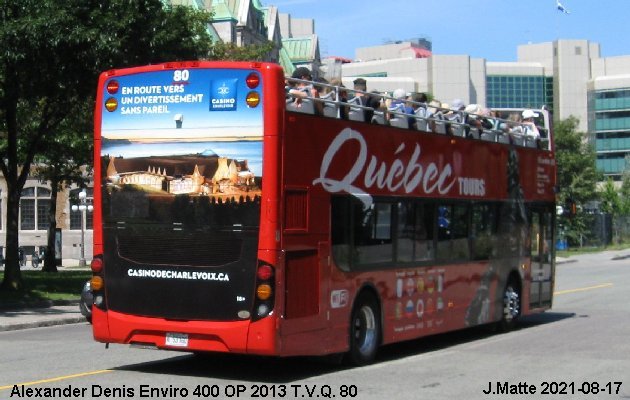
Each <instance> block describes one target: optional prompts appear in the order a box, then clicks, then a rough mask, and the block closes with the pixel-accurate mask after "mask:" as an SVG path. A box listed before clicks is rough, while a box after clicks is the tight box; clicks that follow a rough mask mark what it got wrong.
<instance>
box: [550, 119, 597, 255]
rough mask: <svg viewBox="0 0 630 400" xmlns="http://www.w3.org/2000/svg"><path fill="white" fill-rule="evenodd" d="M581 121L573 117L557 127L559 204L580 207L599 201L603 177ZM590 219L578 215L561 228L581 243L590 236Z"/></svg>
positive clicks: (562, 221) (571, 240)
mask: <svg viewBox="0 0 630 400" xmlns="http://www.w3.org/2000/svg"><path fill="white" fill-rule="evenodd" d="M577 126H578V120H577V119H576V118H575V117H569V118H567V119H565V120H562V121H558V122H555V123H554V135H555V146H556V161H557V165H558V176H557V186H558V195H557V198H558V204H560V205H565V204H567V202H568V201H569V200H573V201H574V202H575V203H576V204H577V205H578V207H580V206H582V205H584V204H586V203H587V202H588V201H591V200H595V199H596V198H597V191H596V185H597V181H598V180H600V179H601V176H602V175H601V173H600V172H598V171H597V169H596V163H595V160H596V154H595V150H594V149H593V148H592V147H591V146H590V145H589V144H588V143H587V141H586V134H585V133H583V132H578V130H577ZM586 220H587V218H586V216H585V215H584V213H581V212H578V213H577V214H576V215H575V216H573V217H571V218H567V217H563V218H561V219H560V221H559V222H560V224H561V225H562V227H563V230H564V234H565V235H566V236H567V237H568V238H569V241H570V242H571V243H574V244H575V243H580V238H581V236H583V235H584V234H585V233H586V232H587V228H588V226H587V221H586Z"/></svg>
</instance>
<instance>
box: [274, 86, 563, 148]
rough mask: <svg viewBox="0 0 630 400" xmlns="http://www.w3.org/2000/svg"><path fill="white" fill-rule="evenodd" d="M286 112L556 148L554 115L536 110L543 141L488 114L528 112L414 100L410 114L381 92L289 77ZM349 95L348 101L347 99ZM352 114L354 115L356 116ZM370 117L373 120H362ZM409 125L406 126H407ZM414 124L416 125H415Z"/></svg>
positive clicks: (524, 126) (517, 123)
mask: <svg viewBox="0 0 630 400" xmlns="http://www.w3.org/2000/svg"><path fill="white" fill-rule="evenodd" d="M286 82H287V84H288V86H287V87H286V101H287V109H289V110H290V111H296V112H303V113H308V114H319V113H321V114H323V115H324V116H326V117H332V118H346V119H351V120H355V121H364V122H367V123H376V124H381V125H390V126H395V127H399V128H406V129H414V130H417V131H423V132H433V133H440V134H450V135H453V136H459V137H466V138H473V139H481V140H486V141H492V142H499V143H506V144H516V145H519V146H524V147H531V148H538V149H543V150H550V149H551V138H550V137H549V136H550V132H549V114H548V111H547V110H545V109H534V110H532V111H533V112H534V113H536V114H538V115H539V116H540V117H541V118H542V121H543V125H538V124H536V127H537V130H538V132H539V133H540V137H534V136H531V135H527V129H528V128H527V125H528V124H526V123H523V122H520V121H514V120H509V119H507V118H500V117H498V116H496V115H495V116H492V115H488V113H493V112H495V113H498V112H509V113H512V114H516V113H518V114H520V112H521V111H523V109H493V110H487V111H488V113H486V114H482V115H480V114H476V113H469V112H466V111H464V110H452V109H449V108H443V107H441V106H437V105H431V104H426V103H419V102H415V101H412V100H404V104H406V105H407V106H409V107H411V108H412V109H414V111H415V112H414V114H409V113H405V112H403V111H402V110H400V109H399V108H396V109H393V108H390V107H388V106H387V105H386V104H388V103H392V102H395V101H400V99H395V98H394V97H391V96H388V95H386V94H382V93H375V92H366V91H362V90H356V89H350V88H346V87H343V86H335V85H331V84H328V83H320V82H312V81H305V80H301V79H295V78H286ZM299 83H301V84H304V85H305V86H302V87H301V88H295V87H292V86H293V85H296V84H299ZM312 88H317V89H318V92H320V93H323V92H325V93H324V94H323V95H321V94H320V96H319V97H313V96H312V95H311V89H312ZM291 89H294V90H301V91H303V92H305V93H306V96H304V97H302V96H297V95H295V94H293V93H291ZM344 93H345V94H346V95H347V96H343V95H344ZM361 97H364V98H366V101H367V99H368V98H370V97H373V98H374V99H376V100H372V101H373V102H375V103H377V102H378V104H379V106H378V107H374V106H370V105H367V103H362V100H360V98H361ZM304 100H306V103H307V104H314V103H318V104H319V105H318V107H320V108H319V109H320V110H322V111H320V112H318V107H310V106H308V107H304V108H302V107H300V106H299V105H298V102H301V101H304ZM353 113H355V114H354V115H353ZM366 115H367V116H368V117H369V120H366V119H363V117H364V116H366ZM405 121H407V122H405ZM410 121H411V122H410Z"/></svg>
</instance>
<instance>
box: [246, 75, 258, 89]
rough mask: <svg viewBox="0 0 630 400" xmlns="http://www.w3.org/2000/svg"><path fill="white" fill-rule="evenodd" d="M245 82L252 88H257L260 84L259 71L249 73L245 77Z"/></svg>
mask: <svg viewBox="0 0 630 400" xmlns="http://www.w3.org/2000/svg"><path fill="white" fill-rule="evenodd" d="M245 84H246V85H247V87H248V88H250V89H256V88H257V87H258V85H259V84H260V76H258V74H257V73H255V72H252V73H251V74H249V75H247V78H245Z"/></svg>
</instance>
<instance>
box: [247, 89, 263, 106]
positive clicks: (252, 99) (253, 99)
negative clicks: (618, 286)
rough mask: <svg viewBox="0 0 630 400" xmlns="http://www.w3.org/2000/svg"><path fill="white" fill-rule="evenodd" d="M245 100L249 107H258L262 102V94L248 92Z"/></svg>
mask: <svg viewBox="0 0 630 400" xmlns="http://www.w3.org/2000/svg"><path fill="white" fill-rule="evenodd" d="M245 102H246V103H247V107H249V108H254V107H257V106H258V104H259V103H260V95H259V94H258V92H254V91H251V92H249V93H247V98H246V99H245Z"/></svg>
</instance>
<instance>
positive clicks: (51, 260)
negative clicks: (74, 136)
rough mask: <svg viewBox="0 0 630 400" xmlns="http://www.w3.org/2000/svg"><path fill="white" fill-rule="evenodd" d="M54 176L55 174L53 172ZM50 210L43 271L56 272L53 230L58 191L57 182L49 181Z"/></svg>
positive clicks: (55, 228)
mask: <svg viewBox="0 0 630 400" xmlns="http://www.w3.org/2000/svg"><path fill="white" fill-rule="evenodd" d="M53 176H55V174H53ZM50 187H51V189H52V190H51V194H50V210H49V214H48V240H47V242H46V253H45V256H44V267H43V268H42V271H44V272H57V262H56V259H55V231H56V230H57V194H58V193H59V182H58V181H57V180H51V181H50Z"/></svg>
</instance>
